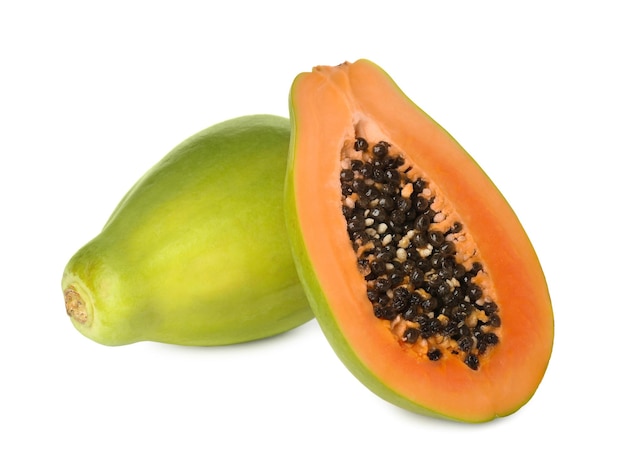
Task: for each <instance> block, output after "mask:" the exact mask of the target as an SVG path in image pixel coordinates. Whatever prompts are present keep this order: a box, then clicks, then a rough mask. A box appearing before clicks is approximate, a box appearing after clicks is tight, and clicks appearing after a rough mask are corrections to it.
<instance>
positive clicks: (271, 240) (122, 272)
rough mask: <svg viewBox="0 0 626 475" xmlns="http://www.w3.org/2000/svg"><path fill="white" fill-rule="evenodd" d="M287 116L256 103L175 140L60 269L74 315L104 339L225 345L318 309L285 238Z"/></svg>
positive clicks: (288, 325)
mask: <svg viewBox="0 0 626 475" xmlns="http://www.w3.org/2000/svg"><path fill="white" fill-rule="evenodd" d="M289 137H290V124H289V120H288V119H287V118H283V117H276V116H269V115H254V116H246V117H240V118H237V119H232V120H228V121H225V122H222V123H220V124H217V125H214V126H212V127H209V128H207V129H205V130H203V131H201V132H199V133H197V134H195V135H193V136H192V137H190V138H188V139H187V140H185V141H184V142H182V143H181V144H180V145H178V146H177V147H175V148H174V149H173V150H172V151H171V152H170V153H169V154H167V155H166V156H165V157H164V158H163V159H162V160H161V161H160V162H158V163H157V164H156V165H154V167H153V168H152V169H150V170H149V171H148V172H147V173H146V174H145V175H144V176H143V177H142V178H141V179H140V180H139V181H138V182H137V183H136V184H135V185H134V186H133V187H132V188H131V189H130V190H129V191H128V193H127V194H126V196H124V197H123V199H122V200H121V202H120V203H119V205H118V206H117V208H116V209H115V210H114V212H113V214H112V215H111V217H110V218H109V220H108V222H107V223H106V224H105V226H104V228H103V229H102V231H101V232H100V234H99V235H98V236H96V237H95V238H94V239H93V240H91V241H90V242H88V243H87V244H86V245H84V246H83V247H82V248H81V249H79V250H78V252H76V254H75V255H74V256H73V257H72V258H71V259H70V260H69V262H68V263H67V266H66V268H65V271H64V273H63V278H62V288H63V293H64V297H65V306H66V310H67V313H68V315H69V316H70V317H71V321H72V323H73V324H74V326H75V327H76V328H77V329H78V330H79V331H80V332H81V333H82V334H83V335H85V336H87V337H88V338H91V339H92V340H95V341H97V342H99V343H102V344H105V345H123V344H129V343H134V342H137V341H144V340H150V341H157V342H164V343H174V344H180V345H225V344H231V343H239V342H244V341H249V340H256V339H260V338H264V337H268V336H272V335H276V334H278V333H282V332H285V331H287V330H290V329H292V328H294V327H296V326H298V325H300V324H302V323H304V322H306V321H308V320H310V319H311V318H313V314H312V313H311V310H310V307H309V305H308V303H307V299H306V296H305V294H304V291H303V289H302V286H301V285H300V283H299V279H298V275H297V273H296V269H295V266H294V264H293V260H292V257H291V250H290V249H289V245H288V244H287V230H286V226H285V220H284V208H283V198H284V196H283V190H284V176H285V169H286V164H287V155H288V148H289Z"/></svg>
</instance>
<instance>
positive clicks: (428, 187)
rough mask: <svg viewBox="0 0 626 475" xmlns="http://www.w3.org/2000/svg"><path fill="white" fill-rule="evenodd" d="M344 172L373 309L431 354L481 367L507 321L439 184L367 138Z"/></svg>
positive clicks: (348, 154)
mask: <svg viewBox="0 0 626 475" xmlns="http://www.w3.org/2000/svg"><path fill="white" fill-rule="evenodd" d="M339 180H340V184H341V190H342V210H343V214H344V217H345V219H346V229H347V232H348V235H349V237H350V240H351V242H352V247H353V249H354V251H355V256H356V260H357V265H358V268H359V270H360V272H361V274H362V275H363V278H364V279H365V282H366V288H367V298H368V300H369V301H370V303H371V305H372V309H373V314H374V316H375V317H376V318H378V319H380V320H382V321H385V322H387V323H386V324H387V325H389V331H390V332H392V333H393V334H394V335H396V337H397V339H398V341H399V342H400V343H401V344H402V345H405V346H406V347H407V348H410V349H412V350H413V351H415V352H416V353H417V354H418V355H421V356H422V357H423V358H424V359H427V360H429V361H431V362H433V363H435V362H438V361H442V360H444V359H445V358H450V357H454V358H459V359H461V360H462V361H463V362H464V363H465V365H466V366H467V367H468V368H469V369H471V370H478V369H479V368H480V363H481V359H483V358H484V357H485V355H486V354H488V352H489V351H490V349H491V348H492V347H494V346H495V345H497V344H498V343H499V341H500V336H499V334H500V327H501V324H502V322H501V318H500V315H499V313H498V310H499V309H498V305H497V304H496V302H495V298H494V296H493V295H492V293H493V292H492V291H491V290H490V286H489V275H488V273H487V272H486V270H485V269H484V266H483V265H482V263H481V262H480V260H479V258H478V251H477V250H476V248H475V246H474V245H473V244H472V240H471V238H470V237H469V236H468V235H467V234H466V232H465V229H464V226H463V223H462V222H461V221H460V219H459V218H458V216H454V215H453V214H454V212H452V211H450V210H447V209H446V206H445V202H444V197H443V196H439V194H438V192H437V190H438V188H437V187H436V186H435V185H434V184H431V183H429V182H428V180H427V179H426V177H424V176H420V175H419V173H418V171H417V170H415V169H414V168H413V167H411V166H409V165H407V164H406V163H405V159H404V158H403V156H402V154H401V153H399V152H398V151H395V150H394V147H393V145H392V144H390V143H389V142H387V141H384V140H379V141H378V142H376V143H374V145H370V143H369V142H368V140H367V139H366V138H365V137H356V138H355V139H354V141H353V142H352V141H351V142H350V143H348V144H347V145H346V147H345V148H344V151H343V156H342V157H341V172H340V176H339Z"/></svg>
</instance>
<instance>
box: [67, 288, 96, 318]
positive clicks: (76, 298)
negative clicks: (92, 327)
mask: <svg viewBox="0 0 626 475" xmlns="http://www.w3.org/2000/svg"><path fill="white" fill-rule="evenodd" d="M63 294H64V296H65V311H66V312H67V314H68V315H69V316H70V318H71V319H72V320H73V321H74V322H75V323H78V324H80V325H87V324H88V322H89V321H90V318H89V311H88V310H87V305H86V304H85V301H84V300H83V298H82V297H81V295H80V293H79V292H78V291H77V290H76V288H75V287H74V286H72V285H70V286H68V287H67V288H66V289H65V291H64V292H63Z"/></svg>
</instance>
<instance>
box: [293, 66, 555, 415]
mask: <svg viewBox="0 0 626 475" xmlns="http://www.w3.org/2000/svg"><path fill="white" fill-rule="evenodd" d="M290 113H291V122H292V136H291V145H290V158H289V164H288V168H287V186H286V215H287V221H288V232H289V237H290V241H291V245H292V247H293V252H294V256H295V260H296V266H297V268H298V273H299V275H300V278H301V281H302V283H303V285H304V287H305V291H306V293H307V296H308V298H309V301H310V304H311V306H312V308H313V311H314V313H315V314H316V316H317V318H318V320H319V323H320V326H321V328H322V330H323V331H324V334H325V335H326V337H327V338H328V340H329V342H330V344H331V346H332V347H333V349H334V350H335V352H336V353H337V355H338V356H339V357H340V359H341V360H342V361H343V362H344V364H345V365H346V366H347V367H348V368H349V369H350V370H351V372H352V373H353V374H354V375H355V376H356V377H357V378H358V379H359V380H360V381H361V382H362V383H363V384H364V385H365V386H367V387H368V388H369V389H370V390H372V391H373V392H374V393H376V394H378V395H379V396H380V397H382V398H383V399H385V400H387V401H389V402H391V403H393V404H396V405H397V406H400V407H402V408H405V409H407V410H410V411H414V412H418V413H422V414H428V415H433V416H440V417H444V418H449V419H454V420H459V421H468V422H482V421H488V420H491V419H494V418H495V417H501V416H506V415H508V414H511V413H513V412H515V411H516V410H518V409H519V408H520V407H521V406H523V405H524V404H525V403H526V402H527V401H528V400H529V399H530V398H531V396H532V395H533V394H534V393H535V391H536V389H537V387H538V385H539V384H540V381H541V380H542V378H543V375H544V373H545V371H546V368H547V365H548V362H549V359H550V355H551V351H552V344H553V335H554V322H553V313H552V307H551V302H550V296H549V292H548V288H547V284H546V280H545V277H544V274H543V271H542V268H541V266H540V263H539V261H538V258H537V255H536V253H535V251H534V248H533V246H532V244H531V242H530V241H529V238H528V236H527V234H526V233H525V231H524V229H523V227H522V225H521V223H520V221H519V219H518V218H517V216H516V214H515V213H514V211H513V210H512V209H511V207H510V205H509V204H508V203H507V201H506V200H505V198H504V197H503V196H502V194H501V193H500V192H499V190H498V189H497V188H496V186H495V185H494V184H493V183H492V181H491V180H490V179H489V178H488V177H487V175H486V174H485V173H484V172H483V170H482V169H481V168H480V167H479V165H478V164H477V163H476V162H475V161H474V160H473V159H472V158H471V157H470V155H469V154H468V153H467V152H466V151H465V150H464V149H463V148H462V147H461V146H460V145H459V143H457V142H456V141H455V140H454V139H453V138H452V137H451V136H450V135H449V134H448V133H447V132H446V131H445V130H444V129H443V128H442V127H441V126H440V125H438V124H437V123H436V122H435V121H434V120H433V119H431V118H430V117H429V116H428V115H427V114H426V113H425V112H424V111H422V110H421V109H420V108H419V107H418V106H416V105H415V104H414V103H413V102H412V101H411V100H410V99H409V98H408V97H406V95H405V94H404V93H403V92H402V91H401V90H400V89H399V87H398V86H397V85H396V84H395V83H394V81H393V80H392V79H391V78H390V77H389V76H388V75H387V74H386V73H385V72H384V71H383V70H382V69H381V68H379V67H378V66H377V65H375V64H373V63H372V62H369V61H367V60H359V61H356V62H354V63H348V62H346V63H344V64H341V65H339V66H319V67H315V68H313V70H312V71H311V72H306V73H302V74H300V75H298V76H297V77H296V79H295V80H294V82H293V85H292V89H291V93H290Z"/></svg>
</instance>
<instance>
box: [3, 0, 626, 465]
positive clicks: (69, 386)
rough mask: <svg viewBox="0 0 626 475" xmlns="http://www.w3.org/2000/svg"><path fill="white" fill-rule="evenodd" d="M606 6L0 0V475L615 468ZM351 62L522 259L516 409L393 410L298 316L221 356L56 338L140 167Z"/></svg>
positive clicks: (615, 190)
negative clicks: (88, 262) (545, 332)
mask: <svg viewBox="0 0 626 475" xmlns="http://www.w3.org/2000/svg"><path fill="white" fill-rule="evenodd" d="M409 4H411V5H413V6H412V7H408V5H409ZM211 5H215V6H211ZM620 6H621V5H620V2H617V1H616V2H606V1H593V2H591V1H588V2H576V1H571V2H566V1H563V2H554V1H542V2H533V1H524V2H495V1H494V2H480V1H477V2H458V3H456V4H455V3H451V2H445V1H444V2H432V1H429V2H406V1H402V2H396V1H393V0H386V1H383V2H380V1H378V2H369V1H358V2H357V1H345V2H341V1H338V0H336V1H330V2H327V1H315V2H306V3H305V2H302V3H298V2H276V1H271V0H267V1H262V2H252V1H249V2H246V1H237V0H230V1H227V2H224V1H222V2H197V3H192V2H186V1H176V2H147V1H146V2H137V1H128V0H127V1H123V2H120V1H107V2H78V1H76V2H69V1H63V0H58V1H54V2H44V1H40V2H37V1H27V0H26V1H21V2H12V1H8V2H3V3H2V6H1V7H0V157H1V159H2V162H1V165H0V206H1V217H0V221H1V222H2V231H1V233H0V236H1V237H0V239H1V245H0V253H1V254H0V265H1V267H0V270H1V272H2V285H1V299H2V307H1V310H0V312H1V314H0V339H1V342H0V436H1V437H0V473H3V474H5V473H6V474H26V473H29V474H31V473H65V474H79V473H81V474H82V473H91V474H99V473H117V474H127V473H129V474H130V473H181V474H195V473H215V474H230V473H246V472H250V473H278V474H283V473H285V474H292V473H359V472H361V473H383V472H385V473H394V472H395V473H434V472H436V471H441V472H447V473H462V474H473V473H477V474H478V473H480V474H490V473H502V472H504V471H507V472H509V473H523V472H526V473H528V472H531V473H548V470H549V469H550V470H558V472H557V473H567V472H568V470H572V469H577V470H578V471H577V472H576V473H581V471H582V470H587V473H590V472H589V471H593V472H591V473H608V472H610V473H617V472H618V471H619V470H617V467H618V466H619V467H621V469H622V470H623V463H624V462H623V457H622V454H621V453H620V452H622V451H623V442H624V439H623V431H624V427H625V424H626V419H625V417H624V397H625V394H624V389H623V379H624V374H625V371H624V363H623V355H624V351H623V347H624V337H625V335H626V331H625V330H626V328H625V324H624V320H625V319H626V310H625V309H626V305H625V304H624V303H623V302H622V301H621V298H622V297H623V296H624V290H623V276H624V271H625V269H626V262H625V259H624V251H623V249H621V246H622V244H623V232H622V229H623V226H622V222H623V220H624V218H623V206H624V204H626V203H625V200H624V179H623V172H622V171H621V170H623V168H622V167H621V165H622V164H623V162H624V159H626V153H625V145H624V135H625V130H626V120H625V113H624V111H625V110H626V96H625V92H624V85H625V84H626V73H625V71H624V64H625V63H624V60H625V51H624V50H625V47H626V34H625V33H624V31H625V30H624V20H625V18H624V13H623V9H622V8H620ZM361 57H365V58H368V59H371V60H373V61H375V62H377V63H378V64H379V65H380V66H382V67H383V68H384V69H385V70H386V71H387V72H388V73H389V74H390V75H391V76H392V77H393V78H394V79H395V80H396V82H397V83H398V84H399V85H400V86H401V87H402V88H403V90H404V91H405V92H406V93H407V94H408V95H409V97H411V98H412V99H413V100H414V101H415V102H416V103H417V104H419V105H420V106H421V107H422V108H423V109H425V110H426V111H427V112H428V113H429V114H430V115H431V116H433V117H434V118H435V119H436V120H437V121H439V122H440V123H441V124H442V125H443V126H444V127H446V128H447V129H448V131H450V132H451V133H452V135H454V136H455V137H456V139H457V140H458V141H459V142H460V143H461V144H463V145H464V146H465V148H466V149H467V150H468V151H469V152H470V153H471V154H472V155H473V156H474V157H475V158H476V160H477V161H478V162H479V163H480V164H481V166H482V167H483V168H484V169H485V170H486V171H487V173H488V174H489V175H490V176H491V178H492V179H493V180H494V181H495V183H496V184H497V185H498V186H499V187H500V189H501V191H502V192H503V193H504V194H505V196H506V197H507V198H508V200H509V201H510V203H511V204H512V206H513V207H514V209H515V210H516V211H517V213H518V215H519V217H520V219H521V221H522V223H523V224H524V225H525V227H526V230H527V232H528V234H529V236H530V237H531V239H532V241H533V243H534V245H535V247H536V250H537V253H538V255H539V257H540V259H541V262H542V264H543V267H544V270H545V273H546V276H547V279H548V282H549V285H550V290H551V295H552V299H553V304H554V311H555V321H556V339H555V346H554V353H553V357H552V361H551V364H550V366H549V369H548V371H547V373H546V376H545V379H544V381H543V383H542V384H541V386H540V387H539V390H538V391H537V393H536V395H535V396H534V398H533V399H532V400H531V401H530V402H529V403H528V404H527V405H526V406H525V407H523V408H522V409H521V410H520V411H519V412H517V413H516V414H514V415H512V416H510V417H507V418H504V419H500V420H496V421H494V422H492V423H488V424H482V425H464V424H457V423H450V422H442V421H438V420H433V419H429V418H424V417H420V416H415V415H413V414H410V413H407V412H405V411H402V410H400V409H397V408H395V407H394V406H391V405H389V404H387V403H386V402H384V401H382V400H381V399H379V398H378V397H376V396H375V395H373V394H371V393H370V392H369V391H368V390H367V389H365V388H364V387H363V386H362V385H361V384H360V383H359V382H358V381H357V380H356V379H355V378H354V377H352V375H351V374H350V373H348V371H347V370H346V369H345V368H344V367H343V365H342V364H341V363H340V362H339V360H338V359H337V358H336V357H335V355H334V353H333V352H332V350H331V349H330V347H329V346H328V344H327V342H326V340H325V338H324V337H323V335H322V334H321V332H320V330H319V327H318V326H317V324H316V323H315V321H312V322H310V323H308V324H306V325H304V326H303V327H300V328H299V329H297V330H295V331H293V332H291V333H288V334H285V335H283V336H280V337H278V338H274V339H271V340H269V341H263V342H256V343H251V344H245V345H238V346H233V347H226V348H179V347H176V346H168V345H161V344H155V343H138V344H134V345H130V346H125V347H116V348H110V347H105V346H101V345H98V344H96V343H94V342H92V341H90V340H88V339H86V338H84V337H83V336H81V335H80V334H79V333H78V332H77V331H75V330H74V328H73V327H72V326H71V324H70V321H69V318H68V317H67V316H66V314H65V309H64V306H63V298H62V293H61V288H60V279H61V274H62V271H63V268H64V266H65V263H66V262H67V260H68V259H69V258H70V256H71V255H72V254H73V253H74V252H75V251H76V250H77V249H78V248H79V247H80V246H82V245H83V244H84V243H85V242H87V241H88V240H89V239H90V238H92V237H93V236H95V235H96V234H97V233H98V232H99V230H100V228H101V226H102V225H103V224H104V222H105V220H106V218H107V217H108V216H109V214H110V212H111V211H112V210H113V208H114V206H115V205H116V204H117V202H118V200H119V199H120V198H121V196H122V195H123V193H124V192H125V191H126V190H127V189H128V188H129V187H130V186H131V185H132V184H133V183H134V182H135V180H136V179H137V178H139V176H141V175H142V174H143V172H144V171H145V170H147V169H148V167H150V166H151V165H152V164H153V163H155V162H156V161H157V160H159V159H160V158H161V157H162V156H163V155H165V154H166V153H167V152H168V151H169V150H170V149H171V148H173V147H174V146H175V145H176V144H177V143H179V142H180V141H182V140H183V139H184V138H186V137H187V136H189V135H191V134H193V133H195V132H197V131H198V130H200V129H203V128H205V127H207V126H209V125H212V124H214V123H216V122H220V121H222V120H226V119H229V118H232V117H236V116H239V115H243V114H251V113H273V114H278V115H283V116H287V115H288V108H287V94H288V90H289V87H290V84H291V81H292V79H293V78H294V76H295V75H296V74H298V73H299V72H301V71H308V70H310V69H311V68H312V67H313V66H315V65H318V64H330V65H334V64H338V63H341V62H343V61H345V60H351V61H353V60H356V59H358V58H361ZM612 467H613V468H614V470H610V469H611V468H612ZM616 470H617V471H616ZM622 473H623V472H622Z"/></svg>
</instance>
